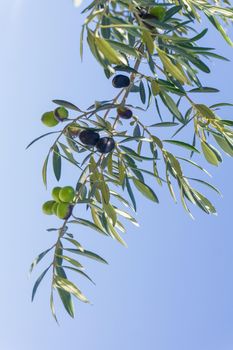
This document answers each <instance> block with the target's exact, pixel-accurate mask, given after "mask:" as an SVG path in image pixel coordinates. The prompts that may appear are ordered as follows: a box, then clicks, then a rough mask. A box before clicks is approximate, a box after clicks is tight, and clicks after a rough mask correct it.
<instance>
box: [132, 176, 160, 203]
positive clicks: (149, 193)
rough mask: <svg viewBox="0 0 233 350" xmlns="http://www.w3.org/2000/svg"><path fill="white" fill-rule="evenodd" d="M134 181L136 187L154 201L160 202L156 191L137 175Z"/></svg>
mask: <svg viewBox="0 0 233 350" xmlns="http://www.w3.org/2000/svg"><path fill="white" fill-rule="evenodd" d="M132 179H133V182H134V185H135V187H136V188H137V189H138V190H139V191H140V192H141V193H142V194H143V195H144V196H145V197H146V198H148V199H150V200H151V201H153V202H156V203H159V200H158V197H157V196H156V194H155V193H154V191H153V190H152V189H151V188H150V187H149V186H148V185H146V184H144V183H143V182H141V181H139V180H138V179H137V178H136V177H133V178H132Z"/></svg>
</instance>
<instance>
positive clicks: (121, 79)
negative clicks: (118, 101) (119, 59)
mask: <svg viewBox="0 0 233 350" xmlns="http://www.w3.org/2000/svg"><path fill="white" fill-rule="evenodd" d="M129 84H130V80H129V77H127V76H126V75H123V74H118V75H115V77H114V78H113V79H112V85H113V86H114V87H115V88H124V87H127V86H129Z"/></svg>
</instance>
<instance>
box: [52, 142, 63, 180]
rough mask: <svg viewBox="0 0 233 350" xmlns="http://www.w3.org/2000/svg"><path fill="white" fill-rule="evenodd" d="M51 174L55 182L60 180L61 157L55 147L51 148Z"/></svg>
mask: <svg viewBox="0 0 233 350" xmlns="http://www.w3.org/2000/svg"><path fill="white" fill-rule="evenodd" d="M53 172H54V175H55V177H56V179H57V181H59V180H60V178H61V155H60V151H59V148H58V146H57V145H55V146H54V148H53Z"/></svg>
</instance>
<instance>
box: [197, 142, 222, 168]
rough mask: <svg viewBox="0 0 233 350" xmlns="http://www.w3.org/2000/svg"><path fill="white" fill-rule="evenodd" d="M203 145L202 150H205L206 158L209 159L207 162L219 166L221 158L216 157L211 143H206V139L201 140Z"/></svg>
mask: <svg viewBox="0 0 233 350" xmlns="http://www.w3.org/2000/svg"><path fill="white" fill-rule="evenodd" d="M201 147H202V151H203V154H204V156H205V159H206V160H207V162H209V163H210V164H212V165H216V166H218V164H219V160H218V158H217V157H216V154H215V153H214V152H213V151H212V149H211V148H210V147H209V144H208V143H206V142H205V141H202V142H201Z"/></svg>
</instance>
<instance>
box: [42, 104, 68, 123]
mask: <svg viewBox="0 0 233 350" xmlns="http://www.w3.org/2000/svg"><path fill="white" fill-rule="evenodd" d="M68 116H69V112H68V111H67V109H66V108H64V107H57V108H56V109H55V110H54V111H50V112H46V113H44V114H43V115H42V117H41V121H42V123H43V124H45V125H46V126H48V127H53V126H56V125H57V124H58V123H59V122H63V121H64V120H65V119H67V118H68Z"/></svg>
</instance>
